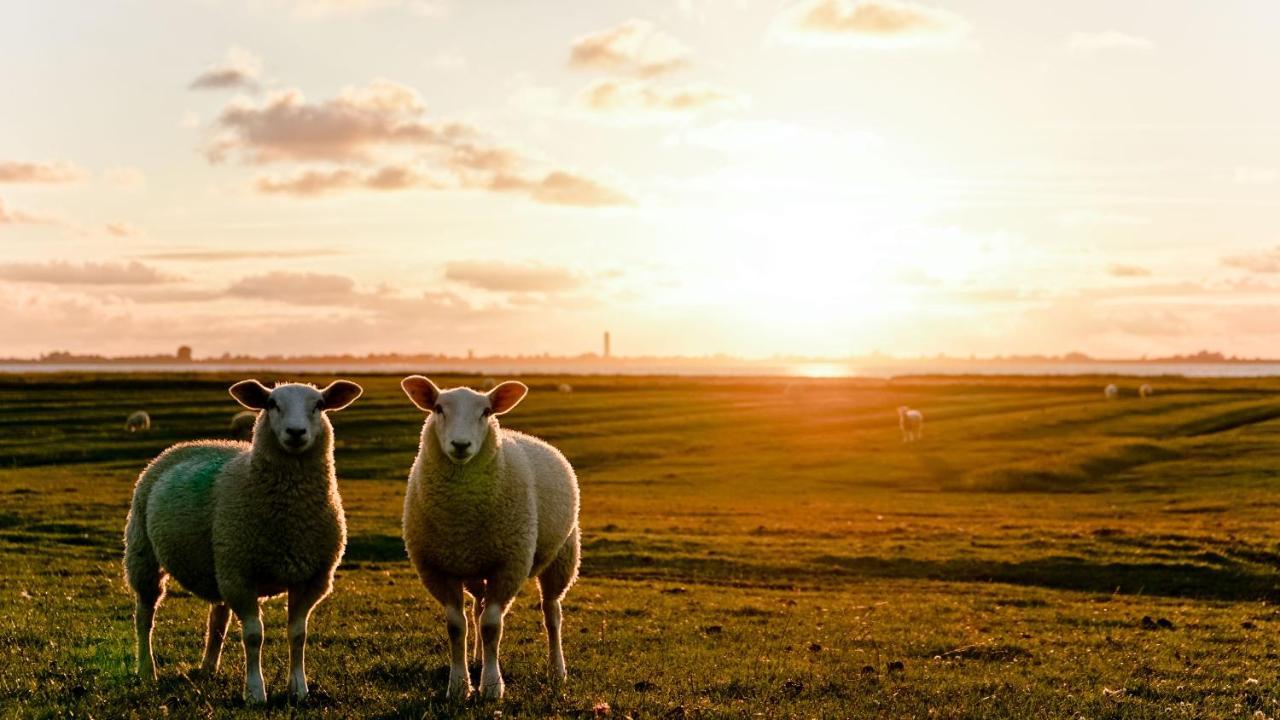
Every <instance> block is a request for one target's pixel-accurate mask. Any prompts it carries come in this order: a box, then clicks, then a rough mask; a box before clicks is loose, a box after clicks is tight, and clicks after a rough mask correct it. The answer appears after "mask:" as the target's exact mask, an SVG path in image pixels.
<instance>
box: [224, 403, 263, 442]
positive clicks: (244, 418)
mask: <svg viewBox="0 0 1280 720" xmlns="http://www.w3.org/2000/svg"><path fill="white" fill-rule="evenodd" d="M257 421H258V413H256V412H254V411H253V410H241V411H240V412H238V413H236V414H235V415H233V416H231V437H233V438H235V439H236V440H248V439H250V438H252V437H253V425H254V423H255V422H257Z"/></svg>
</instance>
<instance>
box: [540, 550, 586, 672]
mask: <svg viewBox="0 0 1280 720" xmlns="http://www.w3.org/2000/svg"><path fill="white" fill-rule="evenodd" d="M579 553H580V549H579V539H578V531H577V530H576V529H575V530H574V531H573V533H572V534H571V535H569V538H568V539H567V540H565V544H564V547H562V548H560V553H559V554H558V555H556V559H555V560H553V561H552V562H551V565H549V566H548V567H547V569H546V570H543V571H542V574H541V575H539V576H538V589H539V590H540V591H541V592H542V621H543V624H545V625H546V627H547V675H548V677H549V678H550V680H551V684H552V685H560V684H561V683H563V682H564V679H565V676H566V674H567V673H566V671H565V667H564V649H563V648H562V647H561V644H560V618H561V613H560V600H561V599H562V598H563V597H564V594H565V592H566V591H568V589H569V586H570V585H572V584H573V581H574V579H575V578H577V576H578V556H579Z"/></svg>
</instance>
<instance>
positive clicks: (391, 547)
mask: <svg viewBox="0 0 1280 720" xmlns="http://www.w3.org/2000/svg"><path fill="white" fill-rule="evenodd" d="M408 557H409V556H408V555H407V554H406V553H405V549H404V540H403V539H401V538H400V536H399V535H352V536H351V537H349V538H347V551H346V552H345V553H343V555H342V562H343V564H347V563H384V562H404V561H406V560H407V558H408Z"/></svg>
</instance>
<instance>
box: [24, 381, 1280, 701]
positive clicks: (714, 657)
mask: <svg viewBox="0 0 1280 720" xmlns="http://www.w3.org/2000/svg"><path fill="white" fill-rule="evenodd" d="M241 377H242V376H240V375H234V376H232V375H211V374H200V375H189V376H176V375H97V376H89V375H75V374H67V375H56V376H40V375H30V376H14V375H11V376H0V715H3V716H6V717H7V716H13V717H99V718H119V717H138V718H154V717H162V716H168V717H226V716H234V717H259V716H262V715H264V714H265V715H269V716H281V717H284V716H299V717H335V718H336V717H371V718H400V717H403V718H418V717H450V716H454V715H463V716H470V717H477V718H478V717H484V718H494V717H499V715H498V712H500V713H501V715H500V717H502V718H512V717H551V716H559V717H595V716H603V715H608V716H610V717H628V716H629V717H646V718H694V717H708V718H710V717H832V718H852V717H884V718H972V717H989V718H1059V717H1061V718H1069V717H1077V716H1078V717H1089V718H1105V717H1115V718H1181V717H1186V718H1202V717H1207V718H1219V717H1221V718H1252V717H1255V716H1256V717H1273V716H1277V715H1280V704H1277V699H1280V692H1278V691H1280V687H1278V682H1280V673H1278V672H1277V671H1280V660H1277V649H1278V648H1280V643H1278V642H1277V640H1278V639H1280V614H1277V610H1276V606H1275V604H1274V603H1275V601H1276V599H1277V598H1278V597H1280V593H1278V592H1277V590H1278V589H1280V574H1277V567H1278V563H1280V543H1278V542H1277V541H1278V539H1280V524H1278V523H1277V515H1276V513H1277V508H1278V507H1280V483H1278V482H1277V479H1276V476H1277V469H1278V468H1280V381H1277V380H1199V381H1192V380H1180V379H1172V378H1165V379H1157V380H1154V381H1152V382H1153V384H1154V385H1155V387H1156V393H1157V394H1156V395H1155V397H1153V398H1150V399H1147V400H1139V399H1138V398H1137V394H1136V388H1137V387H1138V385H1139V384H1140V383H1141V382H1142V381H1141V380H1136V379H1128V378H1048V377H1042V378H904V379H898V380H894V381H883V380H854V379H848V380H803V379H795V380H792V379H781V378H763V379H733V378H719V379H706V378H703V379H695V378H611V377H600V378H582V377H579V378H570V379H568V382H570V383H572V385H573V390H574V391H573V392H572V393H561V392H557V391H556V388H557V386H558V385H559V384H560V383H561V382H565V379H564V378H559V377H532V378H523V379H524V380H525V381H526V382H527V383H528V384H529V385H530V386H531V388H532V389H533V392H532V393H531V394H530V395H529V397H528V398H527V399H526V400H525V402H524V403H523V404H522V405H521V406H520V407H518V408H517V409H516V410H515V411H514V412H512V413H511V414H510V415H508V416H506V417H505V418H504V425H506V426H507V427H512V428H516V429H519V430H523V431H526V432H530V433H533V434H535V435H538V436H540V437H543V438H545V439H547V440H549V441H551V442H552V443H555V444H556V445H557V446H559V447H560V448H561V449H562V450H563V451H564V453H565V454H566V456H567V457H568V458H569V459H570V461H572V462H573V463H574V465H575V467H576V468H577V470H578V473H579V478H580V483H581V487H582V494H583V503H582V528H583V574H582V577H581V579H580V580H579V581H578V584H577V585H576V586H575V587H574V589H572V590H571V591H570V593H569V595H568V597H567V599H566V602H565V655H566V659H567V662H568V666H569V680H568V683H567V685H566V686H565V688H564V692H563V693H556V692H553V691H552V690H551V689H550V688H549V687H548V685H547V684H546V682H545V681H544V679H543V672H544V668H545V657H544V653H545V645H544V638H543V634H542V631H541V627H540V622H541V619H540V614H539V613H538V611H537V609H536V607H537V600H536V597H537V594H536V590H535V588H534V587H533V586H532V585H530V586H528V587H526V589H525V592H524V593H523V594H522V595H521V597H520V599H519V600H518V601H517V603H516V604H515V606H514V608H513V610H512V613H511V615H510V619H509V621H508V629H507V632H506V635H505V638H504V643H503V648H504V657H503V669H504V671H505V675H506V680H507V699H506V700H505V701H504V702H503V703H502V704H500V705H497V704H492V703H484V702H480V701H478V700H471V701H469V702H467V703H466V704H464V705H461V706H455V705H452V704H450V703H449V702H447V701H446V700H445V698H444V692H445V679H446V676H447V652H446V645H447V639H446V635H445V628H444V623H443V613H442V611H441V610H440V608H439V607H438V606H437V605H436V603H435V602H434V601H433V600H431V599H430V598H429V597H428V595H427V593H426V591H425V590H424V589H423V588H422V587H421V585H420V584H419V582H418V580H417V577H416V575H415V574H414V573H413V571H412V570H411V569H410V567H409V565H408V562H407V561H406V559H405V557H404V550H403V547H402V545H401V542H400V515H401V502H402V499H403V493H404V480H405V476H406V474H407V471H408V468H409V465H410V463H411V462H412V460H413V457H414V453H415V451H416V445H417V437H418V432H419V428H420V425H421V421H422V416H421V414H420V413H419V412H418V411H417V410H415V409H414V408H413V407H412V406H411V405H410V404H409V401H408V400H407V398H405V397H404V395H403V394H402V393H401V392H400V389H399V387H398V380H399V376H351V375H349V376H347V377H352V378H353V379H356V380H357V381H359V382H361V383H362V384H363V385H364V386H365V389H366V394H365V396H364V397H363V398H362V399H361V400H360V401H358V402H357V403H356V404H355V405H354V406H353V407H351V408H350V409H348V410H346V411H344V412H341V413H337V414H335V415H334V416H333V421H334V425H335V427H336V433H337V465H338V475H339V478H340V488H341V492H342V495H343V499H344V502H345V505H346V509H347V514H348V523H349V532H350V542H349V544H348V547H347V552H346V556H345V559H344V562H343V565H342V567H341V568H340V570H339V573H338V578H337V581H336V589H335V592H334V594H333V595H332V596H331V597H330V598H329V599H328V600H326V601H325V602H324V603H323V604H321V605H320V606H319V608H318V609H317V610H316V613H315V615H314V616H313V621H312V625H311V645H310V650H309V652H308V658H307V660H308V674H309V677H310V680H311V683H312V690H313V694H312V697H311V698H309V699H308V700H307V701H306V702H305V703H304V704H303V705H301V706H300V707H292V706H290V705H289V704H288V703H287V702H285V692H284V688H285V682H286V665H287V662H286V657H287V641H286V639H285V632H284V614H285V610H284V603H283V602H282V601H280V600H275V601H270V602H268V603H266V605H265V606H264V623H265V625H266V642H265V644H264V655H263V670H264V673H265V676H266V678H267V683H268V693H269V695H270V702H269V705H268V708H267V709H266V710H265V711H264V710H258V709H247V708H245V707H244V706H243V704H242V701H241V700H240V690H241V682H242V669H243V651H242V650H241V648H240V646H239V629H238V627H237V626H236V625H235V624H234V623H233V625H232V628H231V631H230V632H229V634H228V639H227V641H228V646H227V651H226V655H225V658H224V662H223V667H222V670H221V672H220V673H219V675H218V676H217V677H215V678H211V679H200V678H196V677H192V676H191V675H190V671H191V670H192V668H193V667H195V666H196V665H197V664H198V662H199V656H200V642H201V636H202V634H203V629H204V616H205V612H206V607H207V606H206V605H204V604H203V603H202V602H199V601H197V600H195V599H194V598H192V597H191V596H189V595H187V594H186V593H184V592H183V591H182V590H181V588H180V587H178V586H177V585H172V584H171V585H170V593H169V597H168V598H167V599H166V600H165V602H164V603H163V604H162V605H161V608H160V611H159V614H158V622H157V627H156V635H155V647H156V655H157V660H158V663H159V672H160V681H159V684H158V685H157V686H155V687H147V686H144V685H142V684H141V683H139V682H138V681H137V680H136V679H135V678H134V677H133V674H132V663H133V660H134V658H133V635H132V633H133V630H132V620H131V615H132V597H131V595H130V593H129V591H128V590H127V588H126V586H125V584H124V582H123V580H122V578H121V569H120V548H121V532H122V528H123V525H124V518H125V514H126V512H127V510H128V504H129V497H130V492H131V489H132V485H133V482H134V480H135V478H136V476H137V474H138V472H139V470H140V469H141V468H142V467H143V465H144V464H145V463H146V462H147V460H148V459H149V458H151V457H152V456H154V455H155V454H156V453H158V452H160V451H161V450H162V449H163V448H165V447H166V446H168V445H169V444H171V443H174V442H177V441H180V440H187V439H194V438H200V437H226V436H227V424H228V422H229V421H230V418H231V416H232V415H233V414H234V413H235V412H236V411H237V409H238V408H237V406H236V405H235V404H234V402H233V401H232V400H231V398H230V397H229V396H228V395H227V392H226V387H227V386H228V385H229V384H230V383H231V382H232V381H234V380H238V379H240V378H241ZM258 377H260V378H261V379H263V380H273V379H285V378H274V377H272V376H271V375H270V374H258ZM289 379H294V378H289ZM310 379H311V380H314V381H316V382H327V381H328V380H329V379H331V376H323V377H314V378H310ZM437 379H439V380H441V381H442V384H446V385H452V384H458V383H463V382H467V381H470V382H478V378H474V377H473V378H463V377H457V376H452V377H451V376H438V378H437ZM1108 382H1116V383H1117V384H1118V385H1120V386H1121V388H1122V394H1121V397H1120V398H1119V399H1118V400H1116V401H1106V400H1104V399H1103V395H1102V387H1103V386H1104V385H1105V384H1106V383H1108ZM899 405H910V406H912V407H916V408H920V409H921V410H922V411H923V412H924V415H925V427H924V439H923V440H922V441H921V442H919V443H911V444H905V443H903V442H902V441H901V439H900V435H899V431H898V427H897V415H896V410H895V408H896V407H897V406H899ZM135 409H145V410H147V411H148V412H149V413H150V414H151V417H152V420H153V423H154V427H153V429H152V430H151V431H150V432H146V433H137V434H128V433H125V432H124V429H123V424H124V419H125V416H126V415H128V414H129V412H131V411H133V410H135ZM1256 713H1261V714H1260V715H1255V714H1256Z"/></svg>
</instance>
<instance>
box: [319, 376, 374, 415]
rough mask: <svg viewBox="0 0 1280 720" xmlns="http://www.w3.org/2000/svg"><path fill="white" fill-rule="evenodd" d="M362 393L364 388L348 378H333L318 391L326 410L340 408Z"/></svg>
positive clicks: (353, 400)
mask: <svg viewBox="0 0 1280 720" xmlns="http://www.w3.org/2000/svg"><path fill="white" fill-rule="evenodd" d="M363 394H364V388H362V387H360V386H359V385H357V384H355V383H353V382H351V381H350V380H334V381H333V382H331V383H329V387H327V388H325V389H323V390H321V391H320V397H322V398H324V409H325V411H326V412H328V411H337V410H341V409H342V408H344V407H346V406H348V405H350V404H351V403H353V402H355V401H356V398H358V397H360V396H361V395H363Z"/></svg>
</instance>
